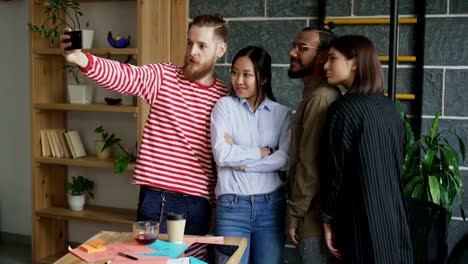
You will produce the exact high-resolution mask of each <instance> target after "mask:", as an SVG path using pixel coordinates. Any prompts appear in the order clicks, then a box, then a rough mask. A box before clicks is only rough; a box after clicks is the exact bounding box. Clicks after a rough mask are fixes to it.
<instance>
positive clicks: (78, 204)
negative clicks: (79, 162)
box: [65, 176, 94, 211]
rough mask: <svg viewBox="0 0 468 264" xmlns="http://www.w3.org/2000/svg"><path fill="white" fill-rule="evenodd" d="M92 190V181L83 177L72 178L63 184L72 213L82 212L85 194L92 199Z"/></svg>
mask: <svg viewBox="0 0 468 264" xmlns="http://www.w3.org/2000/svg"><path fill="white" fill-rule="evenodd" d="M93 188H94V182H93V181H91V180H89V179H87V178H85V177H83V176H78V177H72V181H71V182H69V183H67V184H65V190H66V191H67V196H68V205H69V206H70V209H72V210H73V211H81V210H83V207H84V204H85V201H86V193H87V194H88V195H89V196H90V197H91V199H93V198H94V194H93V192H92V190H93Z"/></svg>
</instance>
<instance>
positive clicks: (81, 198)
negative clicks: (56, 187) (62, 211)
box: [67, 193, 86, 211]
mask: <svg viewBox="0 0 468 264" xmlns="http://www.w3.org/2000/svg"><path fill="white" fill-rule="evenodd" d="M67 196H68V205H69V206H70V209H71V210H73V211H83V208H84V205H85V202H86V195H85V194H81V195H72V194H69V193H68V194H67Z"/></svg>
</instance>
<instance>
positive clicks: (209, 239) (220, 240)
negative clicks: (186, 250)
mask: <svg viewBox="0 0 468 264" xmlns="http://www.w3.org/2000/svg"><path fill="white" fill-rule="evenodd" d="M194 243H200V244H217V245H223V244H224V237H222V236H204V237H185V238H184V241H183V244H187V245H192V244H194Z"/></svg>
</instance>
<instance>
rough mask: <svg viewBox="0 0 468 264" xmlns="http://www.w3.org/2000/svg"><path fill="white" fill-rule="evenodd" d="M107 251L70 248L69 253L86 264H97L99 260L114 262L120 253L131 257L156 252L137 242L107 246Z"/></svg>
mask: <svg viewBox="0 0 468 264" xmlns="http://www.w3.org/2000/svg"><path fill="white" fill-rule="evenodd" d="M105 246H106V250H105V251H103V252H96V253H87V252H85V251H83V250H81V249H79V248H74V249H72V248H71V247H70V246H68V251H70V252H71V253H73V254H74V255H75V256H77V257H79V258H81V259H82V260H84V261H86V262H95V261H98V260H113V259H115V258H116V257H117V255H118V252H119V251H120V252H125V253H128V254H131V255H136V254H142V253H153V252H154V250H152V249H150V248H148V247H146V246H144V245H140V244H138V243H136V242H128V243H119V244H109V245H105Z"/></svg>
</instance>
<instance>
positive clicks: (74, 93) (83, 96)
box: [68, 84, 93, 104]
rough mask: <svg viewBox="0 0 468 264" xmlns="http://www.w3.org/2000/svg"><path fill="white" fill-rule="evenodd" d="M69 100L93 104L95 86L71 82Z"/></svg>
mask: <svg viewBox="0 0 468 264" xmlns="http://www.w3.org/2000/svg"><path fill="white" fill-rule="evenodd" d="M68 101H69V102H70V104H91V103H92V101H93V87H92V86H88V85H76V84H69V85H68Z"/></svg>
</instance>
